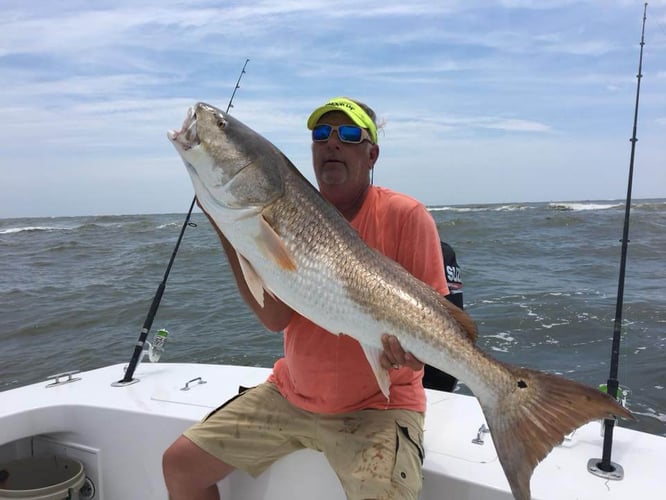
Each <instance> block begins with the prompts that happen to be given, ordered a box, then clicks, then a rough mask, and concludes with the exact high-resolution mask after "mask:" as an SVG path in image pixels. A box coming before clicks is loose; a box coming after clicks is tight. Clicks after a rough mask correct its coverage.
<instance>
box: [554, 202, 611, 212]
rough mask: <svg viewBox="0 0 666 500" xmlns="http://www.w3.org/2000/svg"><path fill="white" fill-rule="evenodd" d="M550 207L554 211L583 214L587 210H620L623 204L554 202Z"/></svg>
mask: <svg viewBox="0 0 666 500" xmlns="http://www.w3.org/2000/svg"><path fill="white" fill-rule="evenodd" d="M548 206H549V207H550V208H552V209H553V210H563V211H572V212H582V211H586V210H608V209H609V208H619V207H622V206H623V203H621V202H617V201H611V202H604V203H601V202H552V203H549V204H548Z"/></svg>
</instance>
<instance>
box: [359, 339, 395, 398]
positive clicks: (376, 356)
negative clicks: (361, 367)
mask: <svg viewBox="0 0 666 500" xmlns="http://www.w3.org/2000/svg"><path fill="white" fill-rule="evenodd" d="M361 348H362V349H363V354H365V357H366V358H367V359H368V363H370V367H371V368H372V373H374V374H375V378H376V379H377V385H379V389H380V390H381V391H382V394H383V395H384V396H385V397H386V399H387V400H388V399H389V393H390V391H391V377H390V375H389V371H388V370H387V369H386V368H384V367H383V366H382V364H381V362H380V361H379V360H380V359H381V357H382V353H383V352H384V350H383V349H380V348H379V347H374V346H369V345H365V344H361Z"/></svg>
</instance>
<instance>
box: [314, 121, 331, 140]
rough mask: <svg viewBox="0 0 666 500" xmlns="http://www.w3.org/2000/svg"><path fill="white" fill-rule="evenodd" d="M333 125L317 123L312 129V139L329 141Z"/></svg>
mask: <svg viewBox="0 0 666 500" xmlns="http://www.w3.org/2000/svg"><path fill="white" fill-rule="evenodd" d="M332 130H333V127H331V126H330V125H317V126H315V128H313V129H312V140H313V141H315V142H321V141H328V138H329V137H331V131H332Z"/></svg>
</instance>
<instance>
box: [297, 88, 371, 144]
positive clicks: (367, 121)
mask: <svg viewBox="0 0 666 500" xmlns="http://www.w3.org/2000/svg"><path fill="white" fill-rule="evenodd" d="M329 111H342V112H343V113H344V114H346V115H347V116H348V117H349V118H351V120H352V121H353V122H354V123H355V124H356V125H358V126H359V127H361V128H364V129H366V130H367V131H368V132H369V133H370V137H372V142H373V143H375V144H377V126H376V125H375V122H373V121H372V118H370V117H369V116H368V113H366V112H365V110H364V109H363V108H362V107H361V106H359V105H358V104H356V103H355V102H354V101H352V100H351V99H348V98H346V97H335V98H333V99H331V100H330V101H328V102H327V103H326V104H324V105H323V106H320V107H319V108H317V109H315V110H314V111H313V112H312V114H311V115H310V118H308V129H310V130H312V129H313V128H314V126H315V125H316V124H317V122H318V121H319V118H321V117H322V115H324V114H326V113H328V112H329Z"/></svg>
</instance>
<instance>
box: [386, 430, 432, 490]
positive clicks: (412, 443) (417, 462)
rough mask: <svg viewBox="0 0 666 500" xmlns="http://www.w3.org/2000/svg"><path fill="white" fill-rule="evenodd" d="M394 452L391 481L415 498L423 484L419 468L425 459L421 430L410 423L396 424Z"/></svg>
mask: <svg viewBox="0 0 666 500" xmlns="http://www.w3.org/2000/svg"><path fill="white" fill-rule="evenodd" d="M396 436H397V439H396V445H395V446H396V450H395V468H394V469H393V477H392V479H393V481H394V482H396V483H398V484H400V485H402V486H404V487H405V488H406V489H407V490H408V491H410V492H413V494H414V497H415V498H416V496H417V494H418V492H419V491H420V490H421V484H422V483H423V473H422V470H421V466H422V465H423V459H424V458H425V452H424V450H423V430H422V429H420V428H418V427H417V426H416V425H414V424H413V423H411V422H405V421H402V420H399V421H397V422H396Z"/></svg>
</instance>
